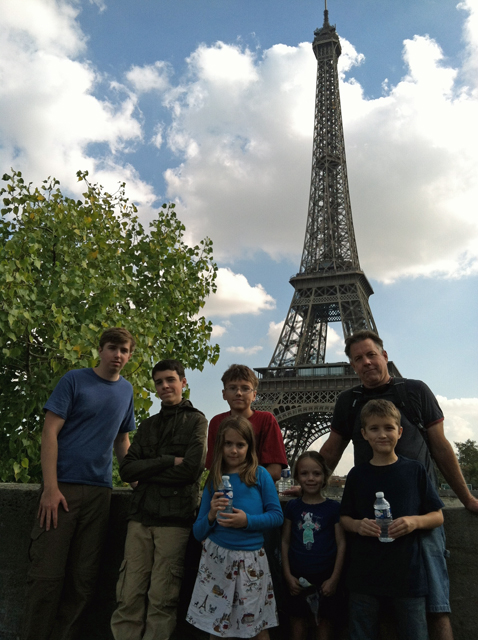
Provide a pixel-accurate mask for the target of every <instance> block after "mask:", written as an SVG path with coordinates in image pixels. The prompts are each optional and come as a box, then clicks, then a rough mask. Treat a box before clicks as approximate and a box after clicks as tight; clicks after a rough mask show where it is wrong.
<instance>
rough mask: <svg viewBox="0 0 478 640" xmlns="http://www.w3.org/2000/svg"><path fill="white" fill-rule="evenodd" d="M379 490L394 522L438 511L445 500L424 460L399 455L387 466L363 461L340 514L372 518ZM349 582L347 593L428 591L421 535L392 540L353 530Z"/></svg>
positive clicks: (401, 594)
mask: <svg viewBox="0 0 478 640" xmlns="http://www.w3.org/2000/svg"><path fill="white" fill-rule="evenodd" d="M377 491H383V493H384V496H385V499H386V500H388V502H389V503H390V509H391V512H392V517H393V519H394V520H396V519H397V518H400V517H403V516H413V515H424V514H425V513H430V512H431V511H438V509H441V508H442V507H443V503H442V501H441V500H440V498H439V497H438V494H437V492H436V490H435V488H434V487H433V485H432V483H431V481H430V478H429V477H428V474H427V472H426V470H425V468H424V467H423V465H422V464H420V463H419V462H417V461H416V460H409V459H408V458H403V457H402V456H399V457H398V460H397V461H396V462H394V463H393V464H390V465H385V466H375V465H372V464H370V463H369V462H366V463H364V464H361V465H359V466H358V467H354V468H353V469H351V470H350V472H349V474H348V476H347V482H346V483H345V488H344V494H343V497H342V503H341V507H340V515H342V516H344V515H345V516H350V517H351V518H354V519H356V520H361V519H362V518H369V519H370V520H374V519H375V515H374V510H373V504H374V502H375V499H376V498H375V494H376V493H377ZM349 538H350V545H349V550H350V566H349V570H348V573H347V585H348V587H349V589H350V591H353V592H356V593H364V594H367V595H373V596H380V595H384V596H391V597H411V598H412V597H418V596H424V595H426V594H427V592H428V586H427V578H426V572H425V568H424V565H423V560H422V554H421V535H420V531H419V530H415V531H413V532H412V533H409V534H408V535H405V536H402V537H400V538H397V539H396V540H394V542H390V543H384V542H380V541H379V539H378V538H372V537H368V536H360V535H358V534H352V535H351V536H350V537H349Z"/></svg>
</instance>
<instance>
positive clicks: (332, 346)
mask: <svg viewBox="0 0 478 640" xmlns="http://www.w3.org/2000/svg"><path fill="white" fill-rule="evenodd" d="M326 346H327V354H326V358H325V361H326V362H331V361H334V360H336V359H337V357H338V359H339V360H340V361H343V360H346V357H345V354H344V337H343V335H342V332H340V334H339V333H337V331H335V329H334V328H333V327H331V326H330V324H329V325H328V327H327V345H326Z"/></svg>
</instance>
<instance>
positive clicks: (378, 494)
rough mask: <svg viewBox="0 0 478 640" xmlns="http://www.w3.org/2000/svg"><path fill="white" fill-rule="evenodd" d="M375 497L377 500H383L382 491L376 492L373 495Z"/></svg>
mask: <svg viewBox="0 0 478 640" xmlns="http://www.w3.org/2000/svg"><path fill="white" fill-rule="evenodd" d="M375 496H376V497H377V498H383V491H377V493H376V494H375Z"/></svg>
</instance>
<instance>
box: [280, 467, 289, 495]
mask: <svg viewBox="0 0 478 640" xmlns="http://www.w3.org/2000/svg"><path fill="white" fill-rule="evenodd" d="M290 487H291V479H290V469H282V471H281V474H280V480H279V493H284V491H285V490H286V489H290Z"/></svg>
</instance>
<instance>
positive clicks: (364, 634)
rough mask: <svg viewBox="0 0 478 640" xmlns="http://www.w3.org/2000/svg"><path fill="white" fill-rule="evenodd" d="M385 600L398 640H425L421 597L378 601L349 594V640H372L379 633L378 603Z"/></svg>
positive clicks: (425, 632)
mask: <svg viewBox="0 0 478 640" xmlns="http://www.w3.org/2000/svg"><path fill="white" fill-rule="evenodd" d="M384 599H387V600H389V601H390V602H391V603H392V606H393V609H394V611H395V616H396V622H397V630H398V637H399V640H412V639H413V640H428V631H427V616H426V611H425V597H424V596H423V597H419V598H378V597H375V596H369V595H365V594H363V593H351V594H350V600H349V607H350V621H349V637H350V640H376V639H377V638H378V631H379V612H380V603H381V601H382V600H384Z"/></svg>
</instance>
